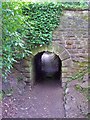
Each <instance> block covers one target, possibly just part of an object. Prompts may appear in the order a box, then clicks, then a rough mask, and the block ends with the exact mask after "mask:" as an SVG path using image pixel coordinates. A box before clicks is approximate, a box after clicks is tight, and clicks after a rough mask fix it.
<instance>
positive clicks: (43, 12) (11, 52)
mask: <svg viewBox="0 0 90 120" xmlns="http://www.w3.org/2000/svg"><path fill="white" fill-rule="evenodd" d="M2 7H3V9H2V16H3V31H2V45H3V46H2V48H3V56H2V57H3V66H2V67H3V71H4V72H3V75H4V76H5V75H6V74H7V73H8V72H9V71H10V69H11V68H12V65H13V63H14V62H16V61H17V59H22V58H25V57H27V56H28V55H30V54H31V50H32V49H33V48H35V47H36V46H38V45H44V44H49V43H50V42H51V41H52V31H53V30H54V29H55V28H56V27H57V26H58V24H59V20H60V14H61V11H62V7H61V4H54V3H45V4H41V3H24V2H3V3H2Z"/></svg>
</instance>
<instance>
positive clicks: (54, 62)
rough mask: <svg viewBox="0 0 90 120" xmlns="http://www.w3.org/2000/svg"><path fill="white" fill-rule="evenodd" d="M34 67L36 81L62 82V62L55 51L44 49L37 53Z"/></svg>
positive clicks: (47, 82)
mask: <svg viewBox="0 0 90 120" xmlns="http://www.w3.org/2000/svg"><path fill="white" fill-rule="evenodd" d="M33 67H34V69H33V70H34V79H35V83H46V84H55V83H58V84H60V85H61V84H62V80H61V74H62V70H61V68H62V62H61V60H60V58H59V56H58V55H56V54H55V53H53V52H49V51H43V52H40V53H38V54H36V55H35V56H34V60H33Z"/></svg>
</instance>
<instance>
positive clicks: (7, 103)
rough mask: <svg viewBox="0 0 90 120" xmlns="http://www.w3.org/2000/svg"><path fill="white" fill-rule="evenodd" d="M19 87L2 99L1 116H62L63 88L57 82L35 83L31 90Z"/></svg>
mask: <svg viewBox="0 0 90 120" xmlns="http://www.w3.org/2000/svg"><path fill="white" fill-rule="evenodd" d="M11 79H13V78H11ZM19 87H20V89H19V88H18V87H17V88H15V89H14V93H13V95H12V96H11V97H5V98H4V99H3V111H2V113H3V118H64V116H65V111H64V101H63V99H64V98H63V96H64V95H63V89H62V88H61V87H60V86H59V85H58V83H57V84H56V85H55V84H54V85H52V86H50V85H45V84H37V85H35V86H34V87H33V88H32V90H30V87H29V86H27V87H25V88H24V89H23V88H22V87H21V86H20V84H19Z"/></svg>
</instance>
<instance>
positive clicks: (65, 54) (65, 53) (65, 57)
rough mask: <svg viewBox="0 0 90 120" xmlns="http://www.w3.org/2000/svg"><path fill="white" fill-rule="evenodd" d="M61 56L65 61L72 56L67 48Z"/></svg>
mask: <svg viewBox="0 0 90 120" xmlns="http://www.w3.org/2000/svg"><path fill="white" fill-rule="evenodd" d="M60 58H61V60H62V61H63V60H66V59H69V58H70V55H69V53H68V52H67V51H66V50H64V51H63V52H62V53H61V54H60Z"/></svg>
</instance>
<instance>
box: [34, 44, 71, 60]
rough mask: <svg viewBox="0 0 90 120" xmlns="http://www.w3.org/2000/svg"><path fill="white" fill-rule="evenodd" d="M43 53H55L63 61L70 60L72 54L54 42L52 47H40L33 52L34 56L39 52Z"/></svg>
mask: <svg viewBox="0 0 90 120" xmlns="http://www.w3.org/2000/svg"><path fill="white" fill-rule="evenodd" d="M43 51H50V52H54V53H55V54H56V55H58V56H59V58H60V59H61V60H62V61H63V60H67V59H70V58H71V57H70V54H69V52H68V51H67V50H66V49H65V48H64V47H63V46H62V45H60V44H58V43H55V42H52V43H51V44H50V45H44V46H39V47H37V48H36V49H34V50H33V51H32V54H33V56H35V55H36V54H37V53H38V52H43Z"/></svg>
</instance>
